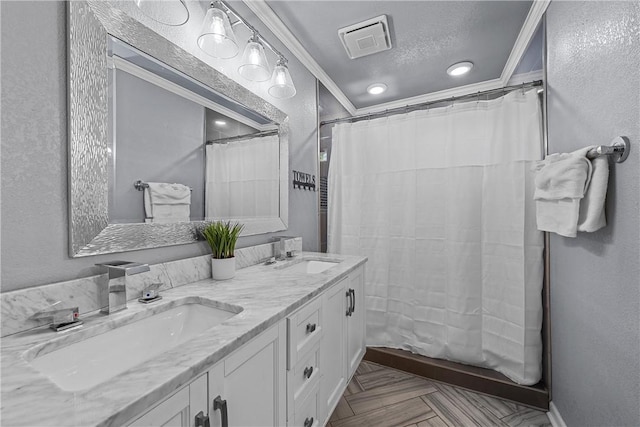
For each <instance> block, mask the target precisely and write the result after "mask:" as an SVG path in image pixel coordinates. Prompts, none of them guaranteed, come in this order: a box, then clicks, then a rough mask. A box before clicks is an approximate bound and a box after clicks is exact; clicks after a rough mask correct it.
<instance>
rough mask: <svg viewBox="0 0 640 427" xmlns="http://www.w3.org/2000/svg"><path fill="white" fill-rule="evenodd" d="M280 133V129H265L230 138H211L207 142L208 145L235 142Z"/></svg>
mask: <svg viewBox="0 0 640 427" xmlns="http://www.w3.org/2000/svg"><path fill="white" fill-rule="evenodd" d="M277 134H278V129H273V130H264V131H262V132H257V133H248V134H246V135H238V136H231V137H229V138H221V139H216V140H210V141H207V142H206V145H211V144H228V143H230V142H234V141H240V140H243V141H244V140H247V139H253V138H262V137H263V136H271V135H277Z"/></svg>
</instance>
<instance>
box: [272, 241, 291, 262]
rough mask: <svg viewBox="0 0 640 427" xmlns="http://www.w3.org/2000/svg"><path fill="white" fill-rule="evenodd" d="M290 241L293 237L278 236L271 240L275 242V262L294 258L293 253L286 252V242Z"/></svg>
mask: <svg viewBox="0 0 640 427" xmlns="http://www.w3.org/2000/svg"><path fill="white" fill-rule="evenodd" d="M291 239H294V237H290V236H278V237H274V238H273V241H274V242H275V244H274V250H273V255H274V256H275V257H276V260H278V261H282V260H285V259H287V258H293V257H294V255H293V251H289V252H287V240H291Z"/></svg>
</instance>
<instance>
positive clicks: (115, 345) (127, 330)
mask: <svg viewBox="0 0 640 427" xmlns="http://www.w3.org/2000/svg"><path fill="white" fill-rule="evenodd" d="M214 303H215V302H214ZM212 305H213V304H212ZM212 305H204V304H200V303H193V302H188V301H187V302H186V303H183V304H182V305H178V306H175V307H171V308H168V309H166V310H164V311H161V312H158V313H155V314H153V315H151V316H149V317H146V318H143V319H140V320H136V321H132V322H131V323H125V324H123V325H122V326H119V327H116V328H114V329H111V330H108V331H106V332H104V333H101V334H99V335H95V336H90V337H88V338H86V339H84V340H82V341H79V342H75V343H73V344H69V345H68V346H65V347H62V348H60V349H57V350H54V351H52V352H50V353H46V354H43V355H41V356H40V355H38V356H36V357H35V359H33V360H32V361H31V366H33V367H34V368H35V369H37V370H38V371H40V372H41V373H43V374H44V375H46V376H47V377H48V378H49V379H50V380H51V381H53V382H54V383H55V384H56V385H57V386H58V387H60V388H61V389H62V390H66V391H80V390H86V389H89V388H91V387H93V386H96V385H98V384H101V383H103V382H104V381H107V380H109V379H110V378H113V377H115V376H116V375H118V374H121V373H122V372H124V371H126V370H128V369H131V368H133V367H135V366H137V365H140V364H142V363H143V362H145V361H147V360H150V359H152V358H154V357H156V356H158V355H160V354H162V353H164V352H166V351H168V350H170V349H172V348H174V347H176V346H178V345H180V344H183V343H185V342H187V341H189V340H191V339H193V338H194V337H196V336H197V335H199V334H201V333H202V332H204V331H206V330H207V329H209V328H211V327H213V326H215V325H218V324H220V323H222V322H224V321H225V320H226V319H228V318H230V317H233V316H235V315H236V314H238V313H239V312H240V311H242V308H241V307H235V308H227V307H225V309H222V308H218V307H214V306H212Z"/></svg>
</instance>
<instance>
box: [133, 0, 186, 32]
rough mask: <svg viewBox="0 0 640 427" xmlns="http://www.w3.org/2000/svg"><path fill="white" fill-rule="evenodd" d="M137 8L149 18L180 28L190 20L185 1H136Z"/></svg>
mask: <svg viewBox="0 0 640 427" xmlns="http://www.w3.org/2000/svg"><path fill="white" fill-rule="evenodd" d="M135 3H136V6H138V9H140V11H142V13H144V14H145V15H147V16H148V17H149V18H151V19H153V20H154V21H156V22H159V23H161V24H165V25H171V26H173V27H178V26H180V25H183V24H185V23H186V22H187V21H188V20H189V9H187V5H186V4H185V3H184V1H183V0H164V1H158V0H135Z"/></svg>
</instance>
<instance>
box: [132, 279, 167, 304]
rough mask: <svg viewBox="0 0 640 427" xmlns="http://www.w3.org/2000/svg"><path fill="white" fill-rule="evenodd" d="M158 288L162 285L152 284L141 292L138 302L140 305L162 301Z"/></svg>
mask: <svg viewBox="0 0 640 427" xmlns="http://www.w3.org/2000/svg"><path fill="white" fill-rule="evenodd" d="M160 286H162V283H152V284H150V285H149V286H147V287H146V288H144V289H143V290H142V297H140V298H138V301H140V302H142V303H150V302H153V301H157V300H160V299H162V297H161V296H160Z"/></svg>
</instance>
